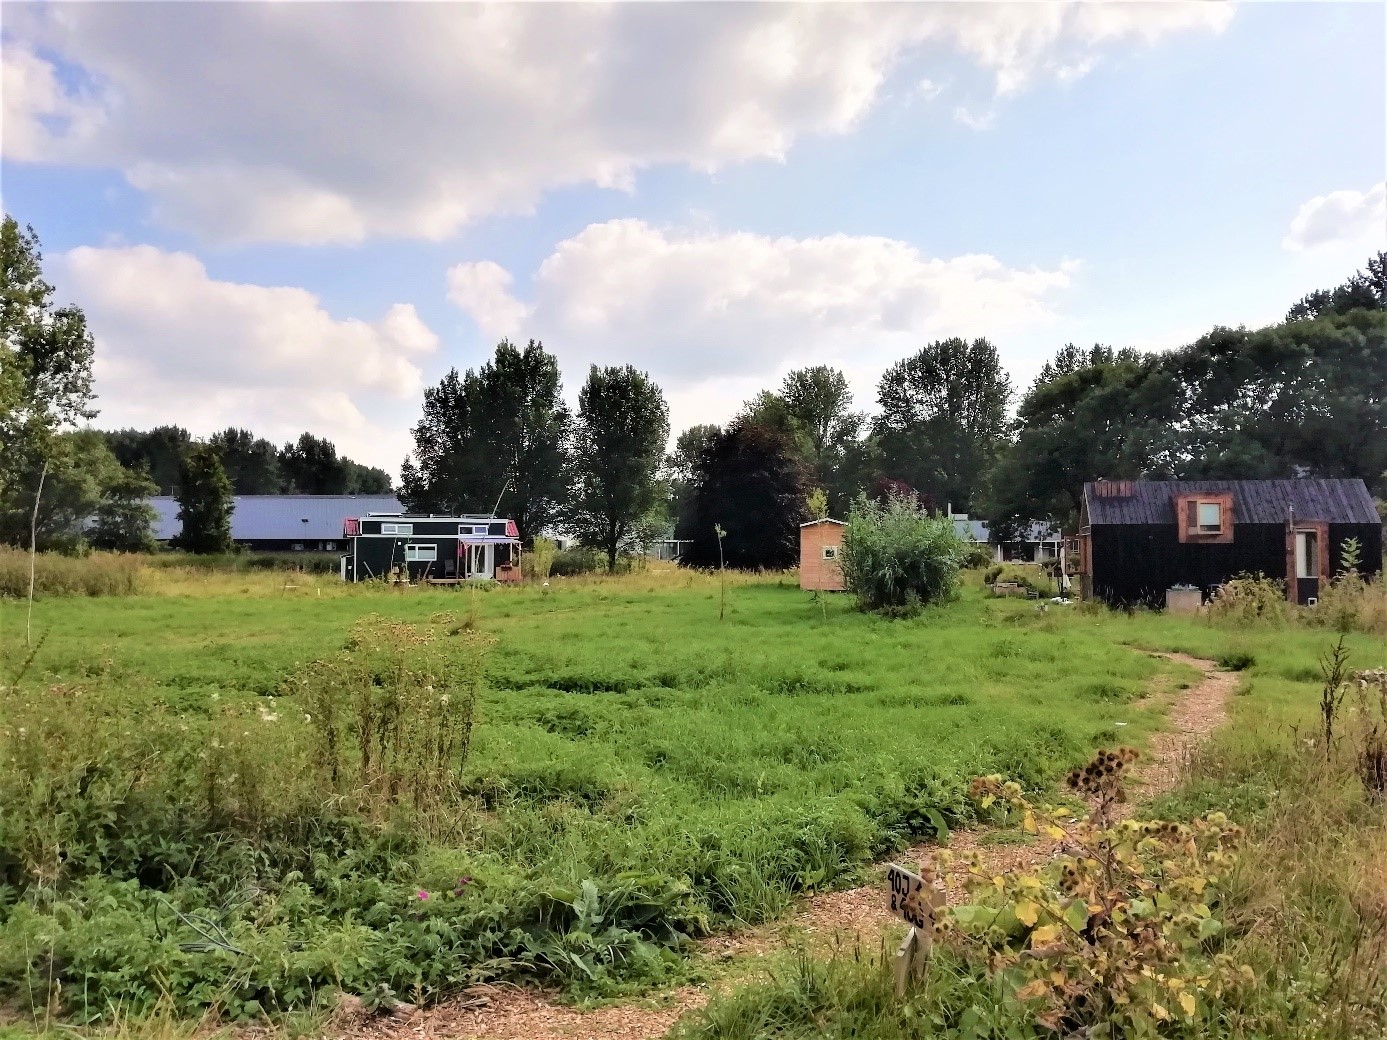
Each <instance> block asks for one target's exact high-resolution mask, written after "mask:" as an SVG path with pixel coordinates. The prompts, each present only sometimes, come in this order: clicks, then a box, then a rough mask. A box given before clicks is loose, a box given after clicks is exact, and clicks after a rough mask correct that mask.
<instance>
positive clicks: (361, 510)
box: [149, 495, 404, 542]
mask: <svg viewBox="0 0 1387 1040" xmlns="http://www.w3.org/2000/svg"><path fill="white" fill-rule="evenodd" d="M232 503H233V504H234V506H235V508H234V509H233V510H232V513H231V537H232V538H233V539H234V540H235V541H238V542H248V541H267V540H272V539H283V540H286V541H301V540H302V541H314V542H318V541H328V542H331V541H341V539H342V521H343V520H345V519H346V518H347V517H349V516H365V515H366V514H367V513H387V514H388V513H403V512H404V506H402V505H401V504H400V500H399V499H398V498H396V497H395V496H394V495H236V496H234V497H233V498H232ZM149 504H150V505H151V506H153V507H154V512H155V513H156V514H157V516H158V519H157V520H156V521H155V523H154V537H155V538H158V539H159V540H160V541H167V540H168V539H170V538H173V537H175V536H176V535H177V534H178V532H179V531H180V530H181V529H182V526H183V525H182V524H180V523H179V522H178V500H177V499H175V498H171V497H169V496H166V495H161V496H159V497H157V498H151V499H150V500H149Z"/></svg>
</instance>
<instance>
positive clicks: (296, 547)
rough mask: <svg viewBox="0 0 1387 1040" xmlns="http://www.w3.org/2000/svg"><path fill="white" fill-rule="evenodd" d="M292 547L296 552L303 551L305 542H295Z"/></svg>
mask: <svg viewBox="0 0 1387 1040" xmlns="http://www.w3.org/2000/svg"><path fill="white" fill-rule="evenodd" d="M290 548H292V549H293V550H294V552H303V542H295V543H294V544H293V545H292V546H291V547H290Z"/></svg>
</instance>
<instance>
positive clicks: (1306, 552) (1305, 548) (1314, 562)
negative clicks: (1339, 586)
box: [1295, 531, 1320, 578]
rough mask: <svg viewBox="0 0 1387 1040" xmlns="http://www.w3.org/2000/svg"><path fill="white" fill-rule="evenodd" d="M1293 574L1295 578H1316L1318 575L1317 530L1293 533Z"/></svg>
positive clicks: (1318, 539) (1318, 537) (1318, 541)
mask: <svg viewBox="0 0 1387 1040" xmlns="http://www.w3.org/2000/svg"><path fill="white" fill-rule="evenodd" d="M1295 576H1296V577H1297V578H1318V577H1319V576H1320V535H1319V532H1318V531H1297V532H1296V533H1295Z"/></svg>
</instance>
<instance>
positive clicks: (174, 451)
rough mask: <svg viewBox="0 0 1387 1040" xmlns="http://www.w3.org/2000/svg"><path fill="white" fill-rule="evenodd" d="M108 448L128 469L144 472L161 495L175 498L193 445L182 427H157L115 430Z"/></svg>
mask: <svg viewBox="0 0 1387 1040" xmlns="http://www.w3.org/2000/svg"><path fill="white" fill-rule="evenodd" d="M105 437H106V444H107V446H108V447H109V448H110V449H111V451H112V452H113V453H114V454H115V456H116V458H117V459H118V460H120V464H121V465H122V466H124V467H125V468H126V469H144V470H146V471H147V472H148V473H149V476H150V479H152V480H153V481H154V483H155V485H156V486H157V487H158V492H157V493H158V494H160V495H172V494H173V493H174V492H175V491H176V490H177V488H178V471H179V469H180V467H182V465H183V454H184V452H186V451H187V450H188V446H189V445H191V444H192V443H193V437H192V434H190V433H189V432H188V431H187V430H185V429H183V427H181V426H156V427H154V428H153V429H152V430H148V431H144V430H129V429H127V430H115V431H113V432H109V433H107V434H105Z"/></svg>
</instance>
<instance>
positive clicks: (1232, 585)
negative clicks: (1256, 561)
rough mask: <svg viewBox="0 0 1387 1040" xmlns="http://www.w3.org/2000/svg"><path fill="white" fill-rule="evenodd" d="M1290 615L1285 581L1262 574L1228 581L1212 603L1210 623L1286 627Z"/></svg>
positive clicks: (1210, 603) (1210, 606) (1210, 604)
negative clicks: (1278, 625)
mask: <svg viewBox="0 0 1387 1040" xmlns="http://www.w3.org/2000/svg"><path fill="white" fill-rule="evenodd" d="M1289 614H1290V607H1289V604H1287V602H1286V584H1285V582H1281V581H1275V580H1273V579H1271V578H1265V577H1263V576H1262V575H1260V574H1245V575H1243V576H1241V577H1238V578H1233V579H1232V580H1230V581H1225V582H1224V583H1223V585H1221V586H1220V587H1219V590H1218V591H1217V592H1216V593H1214V597H1213V599H1211V600H1210V601H1209V620H1211V621H1214V622H1216V623H1222V624H1229V625H1234V626H1237V625H1254V624H1282V623H1284V622H1285V621H1286V619H1287V617H1288V616H1289Z"/></svg>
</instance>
